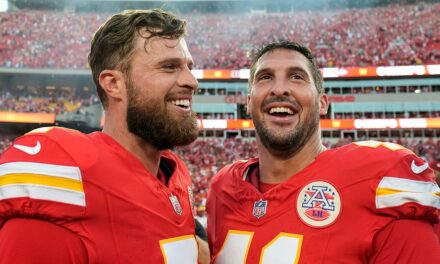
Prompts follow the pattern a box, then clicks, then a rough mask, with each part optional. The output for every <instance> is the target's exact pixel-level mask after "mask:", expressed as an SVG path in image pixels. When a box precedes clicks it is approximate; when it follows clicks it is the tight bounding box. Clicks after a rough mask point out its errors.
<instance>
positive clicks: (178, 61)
mask: <svg viewBox="0 0 440 264" xmlns="http://www.w3.org/2000/svg"><path fill="white" fill-rule="evenodd" d="M184 62H185V60H184V59H182V58H165V59H162V60H160V61H158V62H157V64H158V65H164V64H168V63H171V64H178V65H181V64H184ZM193 64H194V62H193V61H192V60H189V61H188V63H187V65H188V67H189V68H192V66H193Z"/></svg>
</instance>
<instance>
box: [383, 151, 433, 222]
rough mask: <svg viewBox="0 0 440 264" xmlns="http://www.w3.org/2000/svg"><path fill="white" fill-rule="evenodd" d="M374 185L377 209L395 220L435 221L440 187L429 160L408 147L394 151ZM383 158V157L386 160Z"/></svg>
mask: <svg viewBox="0 0 440 264" xmlns="http://www.w3.org/2000/svg"><path fill="white" fill-rule="evenodd" d="M396 155H397V156H398V158H397V159H395V160H394V161H393V160H390V162H391V163H390V164H389V165H388V166H387V168H388V169H387V170H386V171H385V172H384V174H383V177H382V178H381V179H380V181H379V183H378V185H377V188H376V199H375V202H376V209H378V210H379V211H380V213H385V214H390V215H392V216H393V217H395V218H396V219H425V220H428V221H430V222H432V223H437V222H438V220H439V216H440V211H439V210H440V188H439V186H438V185H437V184H436V183H435V181H434V174H433V171H432V170H431V169H430V168H429V166H428V163H427V162H426V161H424V160H423V159H421V158H419V157H417V156H416V155H415V154H413V153H412V152H410V151H408V150H403V151H401V152H399V153H397V154H396ZM385 161H386V160H385Z"/></svg>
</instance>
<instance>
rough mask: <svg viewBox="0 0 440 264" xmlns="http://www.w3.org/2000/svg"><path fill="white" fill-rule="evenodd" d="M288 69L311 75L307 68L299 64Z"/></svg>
mask: <svg viewBox="0 0 440 264" xmlns="http://www.w3.org/2000/svg"><path fill="white" fill-rule="evenodd" d="M287 71H288V72H301V73H303V74H305V75H307V76H309V73H308V72H307V70H306V69H304V68H302V67H299V66H293V67H289V68H287Z"/></svg>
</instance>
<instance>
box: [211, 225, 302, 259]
mask: <svg viewBox="0 0 440 264" xmlns="http://www.w3.org/2000/svg"><path fill="white" fill-rule="evenodd" d="M253 236H254V232H246V231H238V230H229V232H228V235H227V236H226V239H225V242H224V243H223V247H222V249H221V250H220V253H219V254H218V257H217V259H216V261H215V263H216V264H244V263H246V260H247V255H248V252H249V247H250V245H251V243H252V238H253ZM302 240H303V236H302V235H296V234H290V233H279V234H278V235H277V236H276V237H275V238H274V239H272V241H270V242H269V243H267V244H266V245H265V246H264V247H263V248H262V249H261V255H260V261H259V263H260V264H270V263H277V264H284V263H286V264H287V263H289V264H292V263H294V264H297V263H298V261H299V257H300V254H301V245H302Z"/></svg>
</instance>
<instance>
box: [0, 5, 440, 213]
mask: <svg viewBox="0 0 440 264" xmlns="http://www.w3.org/2000/svg"><path fill="white" fill-rule="evenodd" d="M154 7H160V8H163V9H165V10H169V11H173V12H174V13H176V14H178V15H179V16H180V17H183V18H185V19H186V20H187V21H188V23H189V35H188V37H187V38H186V40H187V43H188V45H189V49H190V51H191V53H192V55H193V58H194V60H195V69H194V70H193V73H194V74H195V76H196V77H197V78H198V79H199V83H200V85H199V88H198V90H197V91H196V95H195V98H194V104H193V109H194V111H195V112H197V115H198V117H199V126H200V137H199V139H198V140H197V141H196V142H194V143H192V144H191V145H190V146H188V147H182V148H178V149H176V151H177V152H178V153H179V154H180V155H181V157H182V158H183V159H184V160H185V162H186V163H187V165H188V167H189V169H190V171H191V173H192V177H193V182H194V194H195V198H196V207H197V214H198V215H199V216H200V217H204V215H205V207H204V205H205V199H206V191H207V187H208V184H209V180H210V179H211V177H212V176H213V175H214V174H215V173H216V172H217V171H218V169H220V168H221V167H223V166H224V165H225V164H227V163H230V162H232V161H234V160H237V159H246V158H250V157H253V156H255V155H256V151H255V131H254V128H253V124H252V121H251V120H250V119H249V116H247V115H246V108H245V102H246V95H247V79H248V76H249V69H248V67H249V64H250V60H249V55H250V54H251V53H252V51H253V49H254V48H258V47H261V46H262V45H264V44H266V43H268V42H272V41H276V40H293V41H297V42H300V43H302V44H305V45H307V46H308V47H310V48H311V50H312V51H313V52H314V53H315V55H316V59H317V62H318V64H319V66H320V67H321V69H322V73H323V76H324V80H325V82H324V85H325V89H326V92H327V94H328V95H329V97H330V101H331V105H330V111H329V113H328V115H327V116H326V117H323V118H322V120H321V129H322V132H321V133H322V136H323V138H324V142H325V144H326V146H327V147H329V148H333V147H337V146H341V145H344V144H347V143H349V142H352V141H359V140H370V139H371V140H384V141H391V142H395V143H398V144H401V145H404V146H406V147H407V148H410V149H411V150H413V151H414V152H415V153H416V154H417V155H420V156H421V157H423V158H425V159H426V160H427V161H429V162H432V161H435V160H437V161H438V160H440V140H439V139H440V16H439V14H440V1H435V0H431V1H429V0H428V1H415V0H412V1H410V0H406V1H405V0H400V1H399V0H386V1H380V0H314V1H296V0H294V1H287V0H254V1H252V0H237V1H234V0H230V1H227V0H225V1H206V0H205V1H195V0H193V1H188V0H180V1H179V0H174V1H129V0H118V1H116V0H115V1H110V0H0V153H1V152H2V151H3V150H4V149H6V148H7V147H9V146H10V145H11V144H12V140H13V139H14V138H16V137H18V136H20V135H23V134H24V133H26V132H28V131H30V130H31V129H34V128H37V127H40V126H54V125H57V126H64V127H69V128H74V129H78V130H81V131H83V132H86V133H88V132H92V131H96V130H100V128H101V124H102V120H103V111H102V107H101V105H100V103H99V100H98V97H97V95H96V92H95V91H96V90H95V87H94V84H93V81H92V78H91V72H90V69H89V66H88V65H87V55H88V52H89V46H90V40H91V37H92V35H93V33H94V31H95V30H97V28H98V27H99V25H100V24H101V23H102V22H104V21H105V19H106V18H107V17H108V16H110V15H111V14H113V13H116V12H120V11H122V10H125V9H144V8H154Z"/></svg>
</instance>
